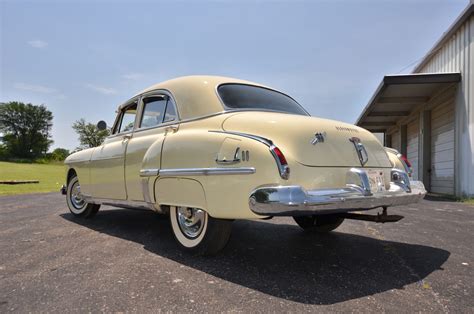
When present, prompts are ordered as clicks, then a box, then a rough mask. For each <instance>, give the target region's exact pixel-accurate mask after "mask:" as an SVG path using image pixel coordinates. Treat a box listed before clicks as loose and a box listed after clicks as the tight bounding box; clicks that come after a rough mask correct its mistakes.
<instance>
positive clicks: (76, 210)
mask: <svg viewBox="0 0 474 314" xmlns="http://www.w3.org/2000/svg"><path fill="white" fill-rule="evenodd" d="M66 201H67V207H68V208H69V211H70V212H71V213H72V214H73V215H74V216H77V217H83V218H91V217H93V216H94V215H95V214H97V212H98V211H99V208H100V205H96V204H89V203H87V202H86V201H85V200H84V197H83V196H82V193H81V186H80V184H79V179H78V178H77V175H74V176H73V177H71V179H70V180H69V182H68V184H67V190H66Z"/></svg>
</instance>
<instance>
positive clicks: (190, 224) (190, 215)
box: [176, 207, 206, 239]
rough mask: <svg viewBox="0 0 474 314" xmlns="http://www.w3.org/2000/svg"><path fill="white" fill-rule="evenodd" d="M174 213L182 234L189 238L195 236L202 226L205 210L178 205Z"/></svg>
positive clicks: (199, 232)
mask: <svg viewBox="0 0 474 314" xmlns="http://www.w3.org/2000/svg"><path fill="white" fill-rule="evenodd" d="M177 209H178V210H177V211H176V215H177V218H178V225H179V228H180V229H181V231H182V232H183V234H184V235H185V236H186V237H187V238H190V239H195V238H197V237H198V236H199V235H200V234H201V232H202V229H203V228H204V222H205V221H204V220H205V219H206V216H205V212H204V211H203V210H201V209H198V208H190V207H178V208H177Z"/></svg>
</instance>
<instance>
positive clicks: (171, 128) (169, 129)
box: [165, 125, 178, 133]
mask: <svg viewBox="0 0 474 314" xmlns="http://www.w3.org/2000/svg"><path fill="white" fill-rule="evenodd" d="M165 131H166V132H173V133H176V131H178V126H177V125H170V126H167V127H166V128H165Z"/></svg>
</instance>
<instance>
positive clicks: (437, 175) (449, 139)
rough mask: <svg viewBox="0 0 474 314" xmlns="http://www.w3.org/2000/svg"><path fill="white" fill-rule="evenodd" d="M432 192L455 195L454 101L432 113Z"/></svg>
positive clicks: (443, 104)
mask: <svg viewBox="0 0 474 314" xmlns="http://www.w3.org/2000/svg"><path fill="white" fill-rule="evenodd" d="M430 190H431V192H434V193H443V194H454V99H453V97H449V98H448V99H447V100H445V102H444V103H441V104H439V105H438V106H437V107H435V108H433V110H432V111H431V173H430Z"/></svg>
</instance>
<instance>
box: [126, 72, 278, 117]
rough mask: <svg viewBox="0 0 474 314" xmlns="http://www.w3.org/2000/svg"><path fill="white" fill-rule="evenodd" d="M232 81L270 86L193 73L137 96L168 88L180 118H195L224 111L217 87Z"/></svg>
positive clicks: (158, 85) (152, 87) (144, 91)
mask: <svg viewBox="0 0 474 314" xmlns="http://www.w3.org/2000/svg"><path fill="white" fill-rule="evenodd" d="M230 83H237V84H249V85H254V86H260V87H265V88H269V87H267V86H264V85H261V84H258V83H254V82H250V81H245V80H240V79H236V78H231V77H223V76H209V75H193V76H183V77H178V78H175V79H172V80H168V81H165V82H161V83H158V84H155V85H152V86H150V87H148V88H146V89H144V90H143V91H141V92H140V93H138V94H137V95H135V96H138V95H141V94H145V93H148V92H152V91H155V90H166V91H168V92H170V93H171V94H172V95H173V97H174V100H175V102H176V106H177V107H178V111H179V115H180V118H181V119H193V118H198V117H203V116H207V115H211V114H215V113H218V112H222V111H223V110H224V107H223V105H222V103H221V101H220V99H219V97H218V95H217V87H218V86H219V85H221V84H230Z"/></svg>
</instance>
